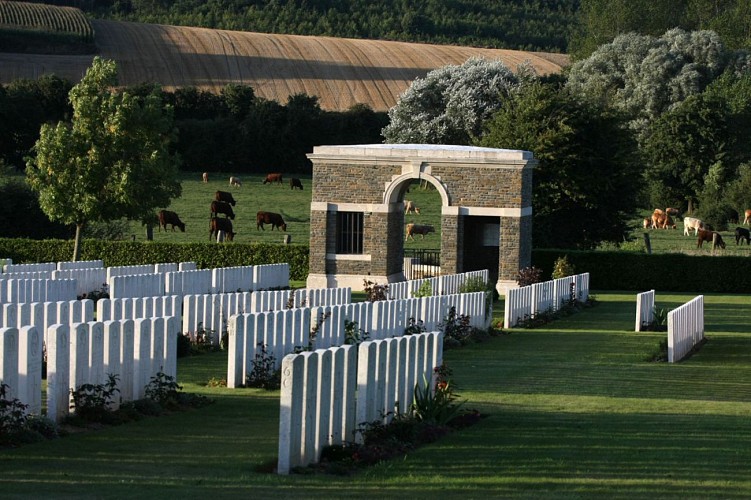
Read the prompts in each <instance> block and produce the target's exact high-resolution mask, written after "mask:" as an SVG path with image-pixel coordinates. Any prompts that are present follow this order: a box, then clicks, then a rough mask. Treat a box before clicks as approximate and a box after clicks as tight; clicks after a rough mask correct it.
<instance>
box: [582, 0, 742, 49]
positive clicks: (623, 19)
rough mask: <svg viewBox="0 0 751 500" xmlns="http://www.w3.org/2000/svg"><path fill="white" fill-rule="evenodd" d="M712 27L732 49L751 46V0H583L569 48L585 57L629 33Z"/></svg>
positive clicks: (658, 32) (655, 34) (650, 33)
mask: <svg viewBox="0 0 751 500" xmlns="http://www.w3.org/2000/svg"><path fill="white" fill-rule="evenodd" d="M672 28H681V29H683V30H686V31H697V30H712V31H715V32H716V33H717V34H718V35H720V37H721V38H722V40H723V42H724V43H725V45H726V46H727V47H730V48H732V49H740V48H751V3H749V2H748V0H581V6H580V8H579V11H578V13H577V26H576V27H575V28H574V29H573V30H572V31H571V36H570V40H569V50H568V52H569V53H570V54H572V56H573V57H574V58H575V59H579V60H580V59H585V58H587V57H589V56H590V55H591V54H592V53H593V52H595V51H596V50H597V48H598V47H600V46H601V45H603V44H606V43H610V42H611V41H612V40H613V39H614V38H616V37H617V36H619V35H623V34H626V33H638V34H640V35H652V36H658V35H660V34H662V33H664V32H665V31H667V30H670V29H672Z"/></svg>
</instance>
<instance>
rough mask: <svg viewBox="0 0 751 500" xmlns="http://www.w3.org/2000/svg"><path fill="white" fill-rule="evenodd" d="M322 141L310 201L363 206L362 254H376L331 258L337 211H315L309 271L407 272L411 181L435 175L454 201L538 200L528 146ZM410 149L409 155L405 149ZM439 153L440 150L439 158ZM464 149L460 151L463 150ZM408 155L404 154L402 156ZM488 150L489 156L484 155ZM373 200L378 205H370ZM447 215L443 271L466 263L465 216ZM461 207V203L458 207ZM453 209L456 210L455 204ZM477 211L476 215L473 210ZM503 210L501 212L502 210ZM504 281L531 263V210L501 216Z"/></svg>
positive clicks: (521, 205)
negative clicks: (404, 204)
mask: <svg viewBox="0 0 751 500" xmlns="http://www.w3.org/2000/svg"><path fill="white" fill-rule="evenodd" d="M348 148H349V147H347V146H321V147H317V148H315V150H314V152H313V154H312V155H310V158H311V160H312V162H313V186H312V189H313V193H312V202H313V203H314V204H315V203H331V204H339V205H341V204H356V205H362V206H360V207H341V206H340V207H339V210H357V209H359V210H362V211H363V212H365V217H364V231H365V233H364V234H365V236H364V241H363V246H364V249H363V250H364V254H365V255H369V256H370V260H347V259H337V260H333V259H332V260H328V261H327V260H326V254H327V253H328V254H332V253H335V250H336V214H335V211H333V210H332V211H330V212H329V213H328V215H326V213H325V212H324V211H323V210H320V205H319V206H318V208H319V209H318V210H312V211H311V219H310V233H311V235H310V272H311V274H315V275H321V274H343V275H363V276H367V275H374V276H377V277H378V276H394V275H397V274H398V273H400V272H401V270H402V265H403V264H402V256H403V251H404V214H403V213H402V208H401V204H400V203H399V202H401V201H402V200H403V197H404V188H405V187H406V182H407V181H409V180H412V179H418V178H420V177H421V176H431V177H432V178H433V179H434V180H437V181H438V182H439V183H440V184H441V186H442V189H443V190H444V191H445V193H446V195H447V197H448V200H449V207H464V208H462V210H464V209H470V210H475V211H476V213H477V214H478V215H484V216H488V215H490V214H489V213H486V212H482V211H483V210H491V212H490V213H493V212H492V210H495V209H498V210H500V209H511V210H521V209H524V210H529V207H531V203H532V175H533V171H532V168H523V167H524V166H525V165H527V164H528V163H531V164H532V165H534V163H535V160H534V159H533V158H532V157H531V155H529V153H524V152H515V151H511V152H499V153H498V154H497V155H496V156H497V158H498V160H497V161H496V160H495V158H496V157H494V156H493V155H495V154H496V153H495V151H500V150H490V151H491V153H486V151H488V150H481V148H475V149H472V148H467V153H466V154H465V153H463V152H462V151H461V150H458V149H456V148H453V149H452V148H451V147H447V148H446V150H442V149H440V147H433V148H436V149H430V148H431V147H427V146H401V147H400V146H393V151H390V150H389V148H392V146H384V145H372V146H353V147H351V148H352V149H348ZM403 151H404V153H402V152H403ZM433 151H436V153H435V155H434V156H435V157H433ZM457 151H458V152H457ZM402 154H403V156H400V155H402ZM486 154H487V155H488V156H485V155H486ZM397 177H400V179H399V180H400V182H402V183H403V185H402V186H400V188H398V189H397V190H396V191H394V192H393V193H392V194H391V195H389V197H390V198H391V199H389V200H384V196H385V195H386V194H387V186H388V188H389V189H392V188H393V187H394V186H392V185H391V183H392V182H393V180H394V179H395V178H397ZM367 205H371V206H372V207H373V208H372V209H371V208H370V207H367ZM449 207H443V208H444V214H443V216H442V220H441V271H442V272H443V273H444V274H450V273H456V272H461V271H462V270H463V267H464V258H465V255H464V251H465V249H464V242H463V234H464V224H463V221H464V217H465V216H464V215H456V213H449V214H447V213H445V210H446V209H447V208H449ZM455 210H458V209H455ZM449 212H451V210H449ZM469 213H470V215H469V216H472V215H473V213H472V212H469ZM496 213H498V212H496ZM499 219H500V223H501V224H500V228H501V229H500V248H499V273H498V274H499V276H498V278H499V280H505V281H513V280H516V276H517V274H518V271H519V269H520V268H522V267H527V266H529V265H530V264H531V255H532V241H531V235H532V232H531V228H532V218H531V216H530V215H524V216H522V217H519V216H509V217H506V216H500V215H499Z"/></svg>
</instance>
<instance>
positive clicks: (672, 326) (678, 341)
mask: <svg viewBox="0 0 751 500" xmlns="http://www.w3.org/2000/svg"><path fill="white" fill-rule="evenodd" d="M702 340H704V296H703V295H699V296H697V297H694V298H693V299H691V300H689V301H688V302H686V303H685V304H683V305H682V306H680V307H678V308H676V309H673V310H672V311H670V312H669V313H668V362H670V363H674V362H676V361H680V360H681V359H683V358H685V357H686V356H687V355H688V354H689V353H690V352H691V350H692V349H693V348H694V347H695V346H697V345H698V344H699V343H700V342H701V341H702Z"/></svg>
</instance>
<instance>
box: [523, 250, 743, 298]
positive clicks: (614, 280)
mask: <svg viewBox="0 0 751 500" xmlns="http://www.w3.org/2000/svg"><path fill="white" fill-rule="evenodd" d="M563 255H567V256H568V260H569V262H571V263H572V264H573V265H574V267H575V269H576V272H577V273H584V272H588V273H589V275H590V276H589V279H590V288H592V289H594V290H633V291H639V292H643V291H647V290H651V289H655V290H658V291H665V292H696V293H712V292H718V293H749V292H751V258H749V257H737V256H728V257H720V256H716V257H712V256H691V255H684V254H661V255H648V254H641V253H627V252H585V251H581V252H577V251H568V250H534V251H533V252H532V265H533V266H535V267H538V268H540V269H542V270H543V278H544V279H550V273H551V272H552V270H553V263H554V262H555V260H556V259H557V258H558V257H560V256H563Z"/></svg>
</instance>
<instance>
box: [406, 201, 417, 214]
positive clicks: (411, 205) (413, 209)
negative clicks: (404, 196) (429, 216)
mask: <svg viewBox="0 0 751 500" xmlns="http://www.w3.org/2000/svg"><path fill="white" fill-rule="evenodd" d="M404 213H405V214H409V213H416V214H417V215H420V209H419V208H418V207H417V205H415V202H413V201H412V200H404Z"/></svg>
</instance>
